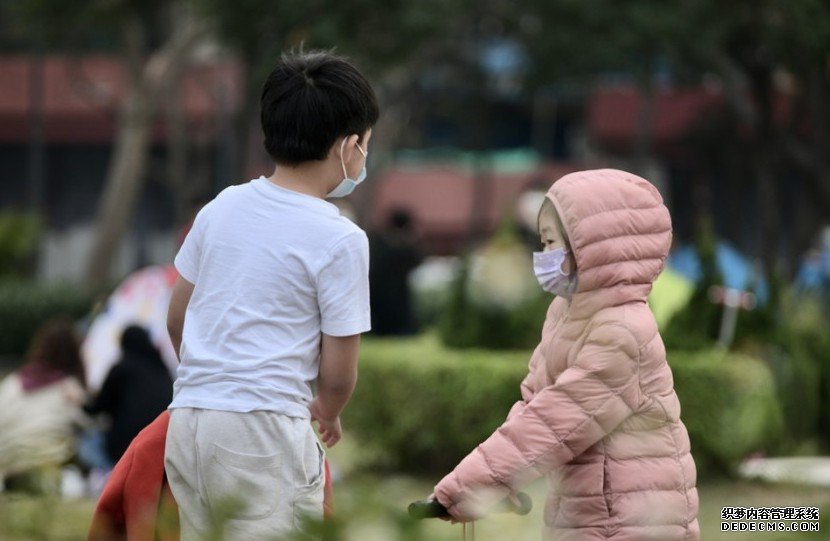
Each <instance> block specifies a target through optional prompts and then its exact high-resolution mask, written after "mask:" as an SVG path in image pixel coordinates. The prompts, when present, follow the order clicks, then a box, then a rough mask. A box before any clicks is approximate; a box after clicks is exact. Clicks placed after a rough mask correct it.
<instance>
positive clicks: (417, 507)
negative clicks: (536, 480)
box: [408, 492, 533, 520]
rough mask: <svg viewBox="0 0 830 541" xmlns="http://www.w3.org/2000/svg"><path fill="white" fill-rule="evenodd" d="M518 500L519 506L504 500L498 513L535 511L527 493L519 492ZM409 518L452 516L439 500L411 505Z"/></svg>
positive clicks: (423, 501)
mask: <svg viewBox="0 0 830 541" xmlns="http://www.w3.org/2000/svg"><path fill="white" fill-rule="evenodd" d="M516 498H518V500H519V504H518V505H516V504H515V503H514V502H513V500H511V499H510V498H505V499H504V500H502V501H501V503H499V505H497V506H496V509H495V510H496V511H497V512H511V513H516V514H517V515H527V514H528V513H530V511H531V510H532V509H533V500H531V499H530V496H528V495H527V494H526V493H525V492H517V493H516ZM408 511H409V516H410V517H412V518H414V519H419V520H421V519H425V518H444V517H448V516H450V513H449V511H447V508H446V507H444V506H443V505H441V503H440V502H439V501H438V500H430V499H426V500H418V501H415V502H412V503H411V504H409V508H408Z"/></svg>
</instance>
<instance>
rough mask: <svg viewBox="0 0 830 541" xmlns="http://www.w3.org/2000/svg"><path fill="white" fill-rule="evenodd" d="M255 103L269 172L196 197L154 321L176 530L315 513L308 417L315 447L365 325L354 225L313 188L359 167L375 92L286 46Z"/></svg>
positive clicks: (348, 381) (336, 187)
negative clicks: (168, 290)
mask: <svg viewBox="0 0 830 541" xmlns="http://www.w3.org/2000/svg"><path fill="white" fill-rule="evenodd" d="M261 107H262V110H261V121H262V129H263V132H264V135H265V148H266V150H267V151H268V153H269V154H270V156H271V157H272V158H273V159H274V161H275V162H276V168H275V170H274V173H273V174H272V175H271V176H270V177H268V178H265V177H260V178H258V179H254V180H252V181H250V182H248V183H247V184H243V185H239V186H232V187H230V188H227V189H226V190H224V191H223V192H222V193H220V194H219V195H218V196H217V197H216V199H214V200H213V201H211V202H210V203H208V204H207V205H206V206H205V207H204V208H203V209H202V210H201V212H199V214H198V216H197V217H196V220H195V221H194V224H193V228H192V230H191V231H190V233H189V234H188V235H187V238H186V240H185V242H184V244H183V245H182V247H181V250H180V251H179V253H178V255H177V256H176V260H175V264H176V268H177V269H178V271H179V273H180V274H181V277H180V278H179V280H178V282H177V283H176V285H175V287H174V290H173V295H172V298H171V300H170V310H169V314H168V329H169V331H170V336H171V338H172V340H173V344H174V346H175V347H176V350H177V351H178V352H179V358H180V361H181V364H180V366H179V370H178V377H177V380H176V383H175V388H174V396H173V402H172V403H171V405H170V410H171V417H170V427H169V430H168V435H167V443H166V445H167V448H166V452H165V469H166V472H167V477H168V480H169V483H170V486H171V489H172V491H173V495H174V497H175V499H176V501H177V502H178V504H179V513H180V519H181V538H182V540H183V541H187V540H191V539H205V538H207V537H208V535H209V532H210V524H211V518H212V517H214V516H215V515H216V514H217V513H222V512H228V510H229V509H233V510H234V511H233V512H232V517H231V520H229V521H228V523H227V524H226V529H225V531H224V534H225V535H226V536H227V537H228V538H229V539H261V538H266V537H267V538H274V537H275V536H278V535H280V534H284V533H286V532H290V531H292V530H294V529H296V528H297V527H298V525H299V519H300V518H301V517H302V516H303V515H311V516H312V517H321V516H322V502H323V485H324V475H323V460H324V452H323V449H322V447H321V446H320V443H319V442H318V440H317V437H316V436H315V434H314V430H313V428H312V427H311V424H310V422H309V420H311V421H316V422H318V423H319V430H320V435H321V438H322V440H323V441H324V442H325V443H326V444H327V445H328V446H329V447H331V446H332V445H334V444H335V443H337V441H338V440H339V439H340V433H341V432H340V412H341V411H342V410H343V408H344V407H345V405H346V403H347V402H348V400H349V398H350V396H351V393H352V390H353V389H354V386H355V382H356V379H357V357H358V348H359V343H360V334H361V333H363V332H366V331H368V330H369V328H370V322H369V321H370V320H369V293H368V291H369V286H368V266H369V251H368V241H367V239H366V235H365V233H364V232H363V231H362V230H361V229H360V228H358V227H357V226H355V225H354V224H353V223H351V222H350V221H348V220H347V219H345V218H343V217H341V216H340V214H339V212H338V211H337V208H336V207H335V206H334V205H332V204H331V203H328V202H326V201H325V198H326V197H342V196H345V195H348V194H349V193H350V192H351V191H352V190H353V189H354V187H355V186H357V185H358V184H359V183H360V182H361V181H362V180H363V178H364V177H365V171H366V169H365V168H366V156H367V148H368V143H369V139H370V137H371V128H372V126H373V125H374V124H375V123H376V122H377V119H378V105H377V100H376V98H375V94H374V92H373V91H372V88H371V87H370V86H369V83H368V82H367V81H366V79H365V78H364V77H363V75H361V74H360V72H358V71H357V69H356V68H355V67H354V66H352V65H351V64H350V63H349V62H347V61H346V60H345V59H343V58H340V57H337V56H334V55H332V54H329V53H325V52H313V53H299V54H290V55H285V56H283V58H282V59H281V62H280V63H279V65H278V66H277V67H276V68H275V69H274V70H273V71H272V72H271V74H270V75H269V76H268V79H267V81H266V82H265V86H264V88H263V91H262V99H261ZM315 382H316V391H317V396H316V398H315V397H314V396H313V395H312V385H313V384H314V383H315ZM229 502H236V504H237V506H236V507H233V506H230V507H229V505H228V504H229Z"/></svg>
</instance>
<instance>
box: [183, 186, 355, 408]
mask: <svg viewBox="0 0 830 541" xmlns="http://www.w3.org/2000/svg"><path fill="white" fill-rule="evenodd" d="M176 268H177V269H178V271H179V273H180V274H181V275H182V277H183V278H184V279H185V280H187V281H188V282H191V283H192V284H194V285H195V288H194V290H193V296H192V297H191V299H190V303H189V304H188V307H187V312H186V315H185V321H184V331H183V335H182V346H181V350H180V358H181V364H180V365H179V369H178V374H177V379H176V382H175V385H174V392H173V402H172V404H171V405H170V407H171V408H183V407H193V408H204V409H215V410H223V411H236V412H246V411H254V410H267V411H276V412H279V413H282V414H285V415H289V416H292V417H303V418H307V417H309V412H308V404H309V402H310V401H311V399H312V389H311V385H312V383H313V382H314V381H315V380H316V379H317V375H318V373H319V367H320V338H321V334H320V333H321V332H323V333H326V334H328V335H330V336H350V335H354V334H359V333H362V332H366V331H368V330H369V329H370V318H369V243H368V241H367V239H366V234H365V233H364V232H363V231H362V230H361V229H360V228H359V227H357V226H356V225H355V224H353V223H352V222H351V221H349V220H348V219H346V218H344V217H342V216H340V212H339V211H338V209H337V207H335V206H334V205H332V204H331V203H328V202H326V201H324V200H322V199H318V198H316V197H312V196H309V195H304V194H301V193H298V192H294V191H291V190H287V189H285V188H281V187H279V186H277V185H276V184H273V183H271V182H270V181H268V179H266V178H264V177H260V178H258V179H255V180H252V181H251V182H249V183H247V184H243V185H240V186H231V187H230V188H227V189H225V190H224V191H222V193H220V194H219V195H218V196H217V197H216V199H214V200H213V201H211V202H210V203H208V204H207V205H206V206H205V207H204V208H203V209H202V210H201V212H199V214H198V215H197V216H196V220H195V221H194V223H193V228H192V229H191V231H190V233H189V234H188V235H187V238H186V239H185V241H184V244H183V245H182V247H181V249H180V250H179V253H178V255H177V256H176Z"/></svg>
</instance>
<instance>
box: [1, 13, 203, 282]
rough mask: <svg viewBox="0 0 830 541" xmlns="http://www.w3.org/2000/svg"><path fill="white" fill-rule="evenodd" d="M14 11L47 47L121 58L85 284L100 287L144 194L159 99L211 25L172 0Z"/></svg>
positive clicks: (106, 280) (107, 277)
mask: <svg viewBox="0 0 830 541" xmlns="http://www.w3.org/2000/svg"><path fill="white" fill-rule="evenodd" d="M13 12H14V13H15V14H16V15H17V16H19V17H20V20H22V21H24V22H25V23H26V24H28V25H29V31H30V32H42V33H43V34H44V35H45V36H46V42H47V43H48V44H49V45H51V46H52V47H64V48H65V47H72V46H73V45H80V44H87V43H89V42H90V41H95V40H96V39H100V40H101V41H102V42H103V43H106V44H108V45H109V46H110V47H112V48H113V49H115V50H116V51H118V52H119V53H120V54H122V55H123V59H124V68H125V71H124V72H125V78H126V80H125V95H124V99H123V101H122V102H121V103H120V104H119V118H118V122H117V128H116V136H115V142H114V144H113V146H114V149H113V156H112V158H111V160H110V164H109V168H108V172H107V178H106V181H105V184H104V190H103V193H102V195H101V199H100V202H99V206H98V217H97V220H96V227H95V240H94V242H93V247H92V250H91V252H90V255H89V258H88V260H87V268H86V273H85V276H86V282H87V285H88V286H89V287H91V288H93V289H98V288H102V287H105V286H106V284H107V283H108V280H109V278H110V270H111V267H112V261H113V260H114V255H115V253H116V250H117V249H118V246H119V243H120V241H121V238H122V236H123V235H124V232H125V231H126V229H127V227H128V225H129V223H130V218H131V217H132V215H133V208H134V206H135V203H136V199H137V197H138V194H140V193H141V187H142V186H143V181H144V178H145V171H146V168H147V163H148V148H149V144H150V131H151V128H152V125H153V120H154V117H155V114H156V112H157V110H158V108H159V102H160V100H161V98H162V97H163V94H164V92H165V89H166V88H167V85H168V84H169V82H170V81H174V80H176V79H177V78H178V74H179V73H181V72H182V71H183V70H184V68H185V67H186V66H187V62H188V59H189V56H190V55H191V53H192V52H193V50H194V48H195V46H196V45H197V44H198V43H199V41H200V40H201V39H202V38H203V37H204V36H205V35H206V31H207V29H208V27H207V25H206V24H205V23H204V21H203V20H200V19H199V18H197V17H196V16H195V15H194V13H193V11H192V10H190V9H189V8H188V5H187V4H186V3H185V2H183V1H175V0H95V1H91V2H65V1H62V0H22V1H20V2H16V3H15V4H14V7H13ZM35 29H37V30H35ZM64 50H65V49H64Z"/></svg>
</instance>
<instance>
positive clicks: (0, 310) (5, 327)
mask: <svg viewBox="0 0 830 541" xmlns="http://www.w3.org/2000/svg"><path fill="white" fill-rule="evenodd" d="M92 303H93V300H92V297H91V296H90V295H89V294H87V293H84V292H83V291H81V290H80V289H78V288H75V287H72V286H69V285H51V286H44V285H40V284H36V283H34V282H23V281H4V282H0V321H2V322H3V323H2V325H0V356H12V357H16V356H21V355H23V354H24V353H25V352H26V350H27V349H28V347H29V343H30V342H31V340H32V337H33V336H34V334H35V331H37V329H38V327H40V325H42V324H43V323H44V322H45V321H47V320H48V319H51V318H53V317H55V316H59V315H65V316H68V317H71V318H73V319H79V318H81V317H83V316H84V315H86V314H87V313H89V312H90V310H91V309H92Z"/></svg>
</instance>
